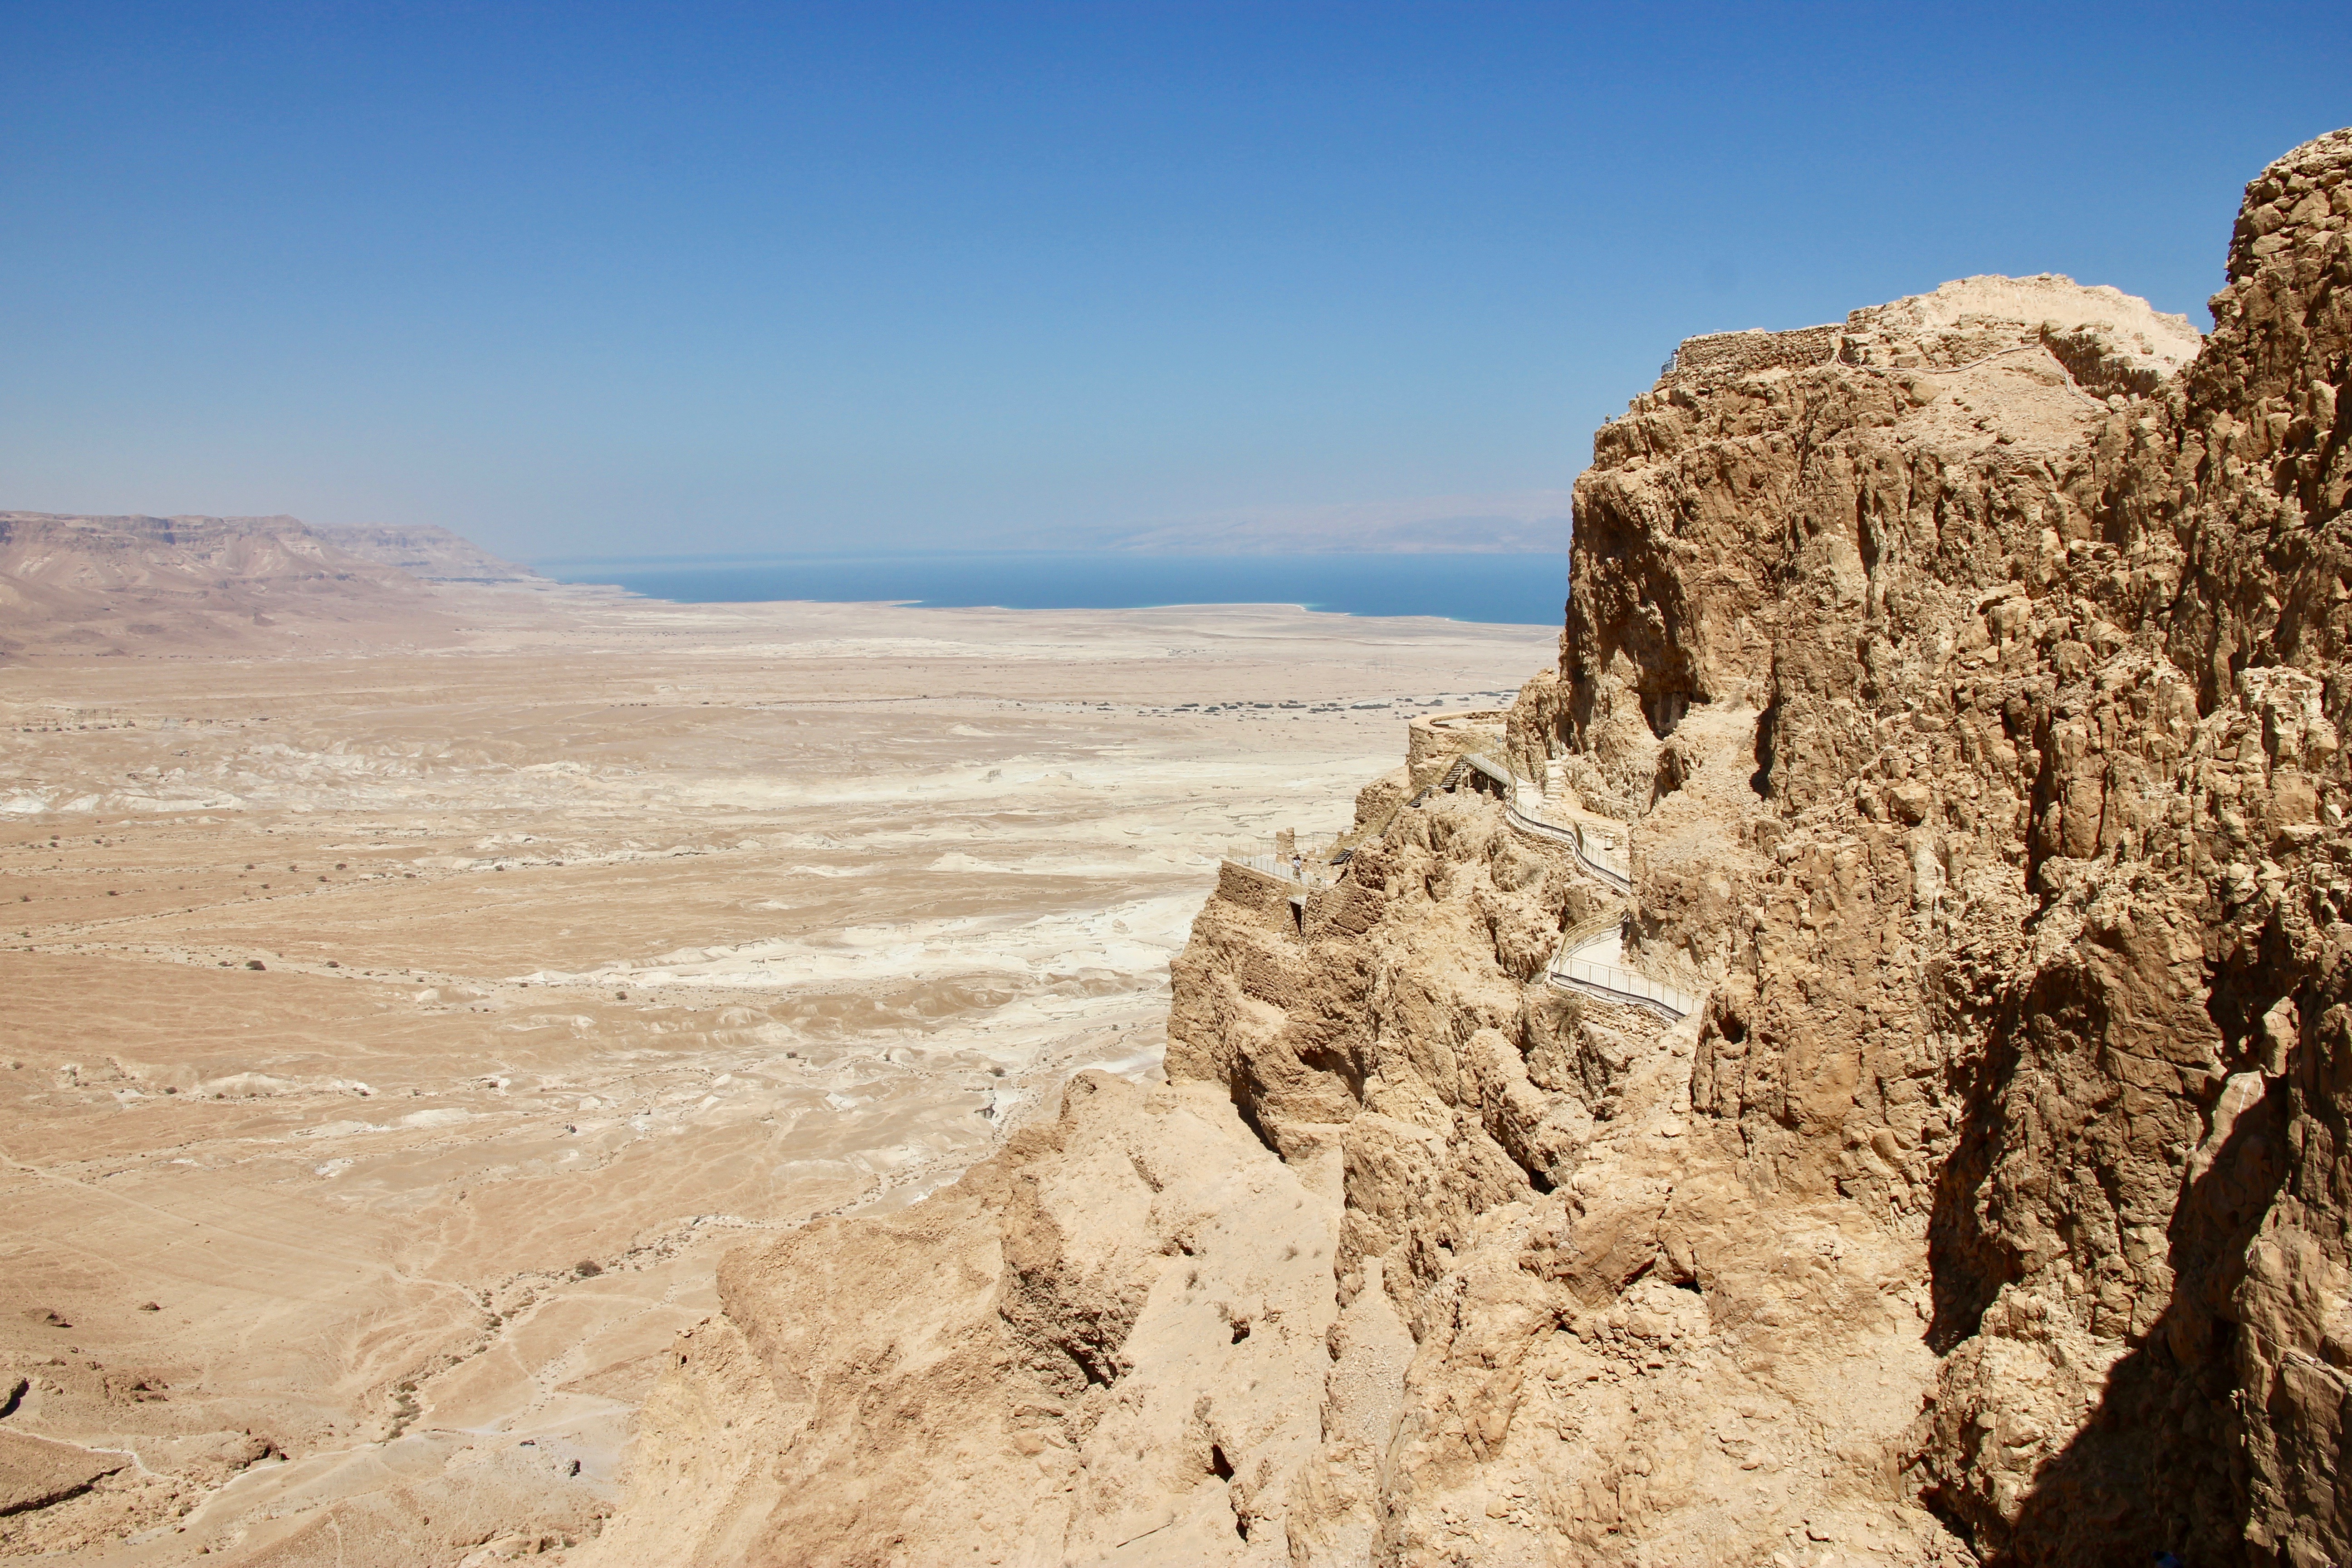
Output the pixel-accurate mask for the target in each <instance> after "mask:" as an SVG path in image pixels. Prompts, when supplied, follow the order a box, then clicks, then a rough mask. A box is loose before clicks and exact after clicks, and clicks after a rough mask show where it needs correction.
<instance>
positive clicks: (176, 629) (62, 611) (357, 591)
mask: <svg viewBox="0 0 2352 1568" xmlns="http://www.w3.org/2000/svg"><path fill="white" fill-rule="evenodd" d="M411 563H414V569H412V564H411ZM530 578H531V574H530V573H529V572H527V571H526V570H525V569H523V568H521V567H519V566H515V565H513V564H511V563H508V562H504V561H500V560H499V558H498V557H496V556H494V555H491V554H490V553H489V552H487V551H485V550H482V549H481V548H480V547H479V546H478V545H475V544H473V543H472V542H469V541H467V540H465V539H463V538H461V537H459V536H458V535H457V534H454V533H451V532H449V531H447V530H446V529H438V528H433V529H386V528H362V529H320V528H313V527H311V526H310V524H308V523H306V522H304V521H301V520H300V519H299V518H293V517H286V516H275V517H204V516H193V515H190V516H179V517H147V516H141V515H127V516H98V515H85V514H75V513H66V512H41V511H0V658H8V657H11V656H16V657H26V656H31V655H36V654H53V655H83V656H93V655H108V654H121V653H127V652H130V651H132V650H133V648H138V649H140V650H142V651H150V650H155V649H161V648H164V647H180V648H184V649H186V650H188V651H200V650H215V651H217V650H222V649H225V648H230V647H238V646H242V645H244V644H247V643H249V642H252V641H253V640H255V638H256V637H257V636H259V635H262V634H266V633H269V632H270V629H271V628H280V629H279V630H278V631H277V632H276V633H275V634H274V636H272V637H270V638H269V640H272V641H277V640H283V639H284V638H289V637H310V638H313V639H317V638H321V637H323V638H325V639H327V640H329V641H341V640H366V641H379V640H382V639H383V637H386V636H387V635H390V636H395V637H400V638H402V639H404V640H407V639H413V638H414V637H415V636H416V635H419V634H420V633H424V634H429V633H432V632H436V631H439V630H443V629H446V623H445V621H444V618H443V617H442V616H440V614H439V613H438V612H437V611H436V610H435V609H433V608H432V607H431V602H432V600H433V598H434V588H433V586H432V584H436V583H454V582H472V583H509V582H522V581H526V580H530Z"/></svg>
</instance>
